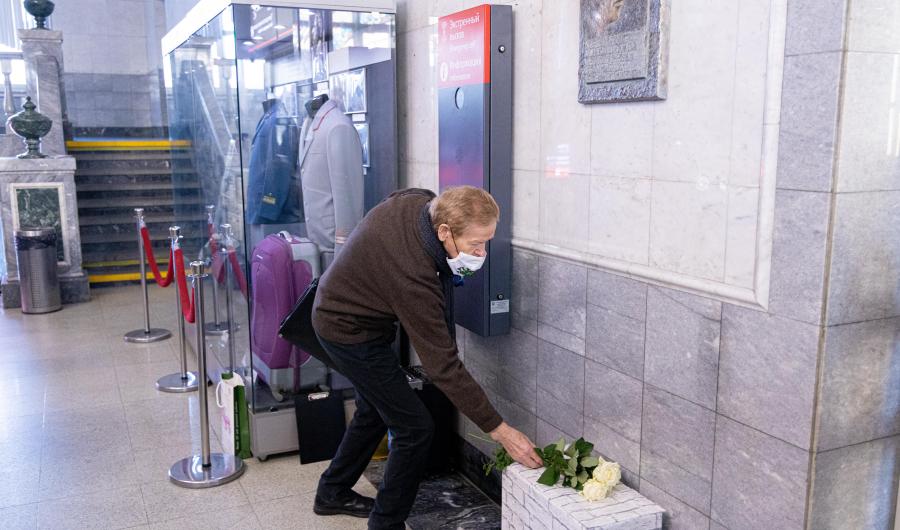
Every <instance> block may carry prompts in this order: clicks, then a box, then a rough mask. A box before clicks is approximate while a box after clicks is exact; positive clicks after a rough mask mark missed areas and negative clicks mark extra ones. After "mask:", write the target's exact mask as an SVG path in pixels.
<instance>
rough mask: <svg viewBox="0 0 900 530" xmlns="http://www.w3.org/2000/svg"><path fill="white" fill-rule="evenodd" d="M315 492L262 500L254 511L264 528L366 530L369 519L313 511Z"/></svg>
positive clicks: (255, 506) (254, 506)
mask: <svg viewBox="0 0 900 530" xmlns="http://www.w3.org/2000/svg"><path fill="white" fill-rule="evenodd" d="M315 496H316V494H315V493H307V494H304V495H292V496H290V497H285V498H283V499H276V500H273V501H266V502H260V503H256V504H254V505H253V511H254V512H256V516H257V517H258V518H259V522H260V523H262V527H263V528H291V529H293V530H365V528H366V527H367V521H368V520H367V519H362V518H359V517H349V516H344V515H331V516H328V517H321V516H318V515H315V514H314V513H313V511H312V506H313V501H314V500H315Z"/></svg>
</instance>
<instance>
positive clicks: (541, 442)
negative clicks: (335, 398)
mask: <svg viewBox="0 0 900 530" xmlns="http://www.w3.org/2000/svg"><path fill="white" fill-rule="evenodd" d="M547 419H548V420H551V421H555V420H552V419H551V418H547ZM579 437H581V431H578V432H568V431H564V430H562V429H560V428H559V427H557V426H555V425H552V424H550V423H548V422H547V421H544V418H542V417H541V416H540V414H539V415H538V420H537V433H536V434H535V438H534V440H533V441H534V443H535V445H537V446H538V447H546V446H548V445H550V444H552V443H554V442H556V441H558V440H559V439H560V438H565V439H566V441H567V442H571V441H572V440H577V439H578V438H579Z"/></svg>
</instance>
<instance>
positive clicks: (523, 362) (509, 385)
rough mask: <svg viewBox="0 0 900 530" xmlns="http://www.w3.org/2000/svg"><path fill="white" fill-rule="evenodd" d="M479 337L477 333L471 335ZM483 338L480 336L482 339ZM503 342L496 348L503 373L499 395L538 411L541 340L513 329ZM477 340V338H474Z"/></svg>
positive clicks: (498, 389) (500, 370)
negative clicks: (539, 349) (536, 408)
mask: <svg viewBox="0 0 900 530" xmlns="http://www.w3.org/2000/svg"><path fill="white" fill-rule="evenodd" d="M470 335H471V336H473V337H475V335H474V334H470ZM478 338H479V339H480V337H478ZM494 339H500V340H499V341H498V342H496V343H495V345H494V346H493V347H492V349H494V350H496V351H497V352H498V361H499V370H498V376H499V381H498V387H497V392H498V393H500V394H501V395H503V396H505V397H506V398H507V399H509V400H511V401H512V402H513V403H515V404H516V405H518V406H520V407H522V408H524V409H525V410H528V411H529V412H531V413H534V412H535V407H536V399H537V395H536V391H537V377H538V370H537V359H538V348H537V338H536V337H535V336H533V335H529V334H527V333H524V332H521V331H519V330H515V329H514V330H512V331H511V332H510V334H509V335H504V336H502V337H494ZM473 340H477V339H473Z"/></svg>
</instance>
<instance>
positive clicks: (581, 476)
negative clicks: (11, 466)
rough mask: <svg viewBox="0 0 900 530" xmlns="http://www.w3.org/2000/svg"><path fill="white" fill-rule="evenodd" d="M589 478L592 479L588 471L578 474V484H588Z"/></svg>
mask: <svg viewBox="0 0 900 530" xmlns="http://www.w3.org/2000/svg"><path fill="white" fill-rule="evenodd" d="M589 477H590V475H588V472H587V471H582V472H580V473H578V483H579V484H584V483H585V482H587V480H588V478H589Z"/></svg>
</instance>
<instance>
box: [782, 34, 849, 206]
mask: <svg viewBox="0 0 900 530" xmlns="http://www.w3.org/2000/svg"><path fill="white" fill-rule="evenodd" d="M840 83H841V54H840V53H839V52H833V53H817V54H813V55H801V56H796V57H788V58H786V59H785V62H784V83H783V85H782V89H781V130H780V134H779V146H778V176H777V179H776V181H777V182H776V185H777V186H778V188H781V189H793V190H806V191H831V189H832V182H833V172H834V171H833V170H834V149H835V141H836V140H835V138H836V134H837V118H838V94H839V91H840Z"/></svg>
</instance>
